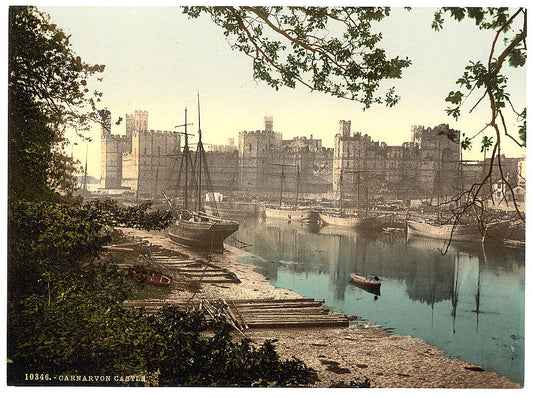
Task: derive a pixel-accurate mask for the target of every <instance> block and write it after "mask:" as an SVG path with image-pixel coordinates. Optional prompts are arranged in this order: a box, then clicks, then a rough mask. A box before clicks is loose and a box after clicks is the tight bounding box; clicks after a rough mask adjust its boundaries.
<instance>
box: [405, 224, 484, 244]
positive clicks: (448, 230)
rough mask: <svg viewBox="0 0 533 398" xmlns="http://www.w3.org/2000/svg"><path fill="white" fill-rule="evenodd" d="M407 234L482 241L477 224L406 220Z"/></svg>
mask: <svg viewBox="0 0 533 398" xmlns="http://www.w3.org/2000/svg"><path fill="white" fill-rule="evenodd" d="M407 234H408V235H409V234H410V235H416V236H424V237H426V238H434V239H450V238H452V239H453V240H457V241H459V240H460V241H473V242H477V241H482V240H483V235H482V233H481V232H480V229H479V226H478V224H457V225H453V224H441V225H439V224H434V223H431V222H429V221H424V222H422V221H415V220H407Z"/></svg>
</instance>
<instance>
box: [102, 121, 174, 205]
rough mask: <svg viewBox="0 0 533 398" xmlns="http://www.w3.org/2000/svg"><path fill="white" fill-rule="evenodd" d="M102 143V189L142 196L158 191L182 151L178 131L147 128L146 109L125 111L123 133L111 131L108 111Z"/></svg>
mask: <svg viewBox="0 0 533 398" xmlns="http://www.w3.org/2000/svg"><path fill="white" fill-rule="evenodd" d="M101 143H102V161H101V162H102V172H101V180H100V186H101V189H102V190H106V191H130V192H132V193H135V194H136V195H137V196H141V197H156V196H159V195H160V193H161V190H162V189H163V187H164V184H166V182H167V181H168V180H169V178H170V177H171V175H170V174H171V172H172V169H173V166H174V164H175V159H176V158H177V157H178V156H179V154H180V152H181V151H180V135H179V133H178V132H175V131H160V130H149V129H148V112H147V111H135V113H134V114H133V115H131V114H128V115H126V135H113V134H111V113H110V112H108V113H107V114H106V117H105V122H104V124H103V126H102V137H101Z"/></svg>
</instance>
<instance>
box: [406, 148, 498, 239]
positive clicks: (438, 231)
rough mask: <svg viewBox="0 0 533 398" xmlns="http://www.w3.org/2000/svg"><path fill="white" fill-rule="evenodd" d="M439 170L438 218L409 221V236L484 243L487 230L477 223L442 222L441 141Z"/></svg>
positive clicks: (460, 173) (437, 185) (436, 182)
mask: <svg viewBox="0 0 533 398" xmlns="http://www.w3.org/2000/svg"><path fill="white" fill-rule="evenodd" d="M438 153H439V159H438V162H439V163H438V168H437V175H436V178H435V185H436V187H435V188H436V191H437V217H436V219H435V220H433V219H424V220H421V219H420V220H414V219H407V220H406V226H407V235H408V236H409V235H415V236H423V237H426V238H433V239H442V240H446V241H451V239H453V240H455V241H470V242H483V241H484V240H485V236H486V232H487V228H488V227H489V225H487V226H485V231H483V227H482V226H481V225H480V224H478V223H477V222H476V221H474V222H469V223H458V222H456V223H450V222H447V221H444V222H443V221H442V220H441V182H442V176H441V173H442V162H443V160H442V152H441V147H440V141H439V144H438ZM458 172H459V179H460V181H462V153H461V160H460V161H459V170H458ZM461 190H462V189H461Z"/></svg>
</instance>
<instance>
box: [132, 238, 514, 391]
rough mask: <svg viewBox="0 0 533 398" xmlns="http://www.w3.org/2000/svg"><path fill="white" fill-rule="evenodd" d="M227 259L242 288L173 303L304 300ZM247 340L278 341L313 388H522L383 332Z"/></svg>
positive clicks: (292, 333) (163, 243)
mask: <svg viewBox="0 0 533 398" xmlns="http://www.w3.org/2000/svg"><path fill="white" fill-rule="evenodd" d="M123 231H124V233H125V236H126V237H129V238H135V239H139V238H141V239H144V240H146V241H148V242H149V243H151V244H152V245H155V246H156V247H161V248H163V249H168V250H172V251H175V252H176V255H177V256H179V255H185V256H187V257H188V258H191V259H196V258H198V259H205V255H202V254H199V253H197V252H195V251H193V250H191V249H189V248H186V247H184V246H181V245H177V244H175V243H173V242H172V241H170V240H169V239H168V238H166V237H164V236H162V235H160V234H159V235H158V234H151V233H148V232H144V231H138V230H134V229H127V228H125V229H123ZM225 248H226V251H225V253H224V254H213V255H212V256H211V262H212V263H213V264H216V265H217V266H219V267H222V268H225V269H227V270H229V271H231V272H233V273H234V274H235V275H236V276H237V277H238V278H239V279H240V281H241V283H238V284H225V285H222V284H216V283H214V284H201V286H200V289H199V291H197V292H194V293H191V292H190V291H186V290H184V291H178V292H173V293H171V294H170V296H169V297H168V298H169V299H177V298H184V297H186V298H188V297H190V296H191V295H192V294H194V295H195V296H196V298H207V299H219V298H224V299H234V300H235V299H242V298H272V299H282V298H300V297H301V296H299V295H298V294H296V293H294V292H293V291H290V290H286V289H280V288H276V287H274V286H272V285H270V283H269V281H268V280H267V279H265V278H264V277H263V276H262V275H260V274H259V273H257V272H255V271H254V267H253V266H252V265H247V264H240V263H239V262H238V258H239V257H242V256H250V254H249V253H247V252H244V251H242V250H239V249H237V248H235V247H232V246H229V245H225ZM245 334H246V336H247V337H249V338H251V339H252V340H254V341H256V342H258V343H261V342H263V341H264V340H265V339H275V340H276V341H275V343H274V344H275V346H276V349H277V351H278V353H279V354H280V355H281V356H282V357H291V356H294V357H297V358H299V359H301V360H303V361H304V362H305V363H306V364H307V365H308V366H310V367H312V368H313V369H315V370H316V371H317V375H318V379H319V380H318V381H317V382H316V383H315V384H314V385H312V386H313V387H332V386H334V387H344V386H345V387H350V386H360V385H367V386H369V387H376V388H512V389H516V388H523V387H522V386H521V385H520V384H518V383H513V382H511V381H509V380H508V379H507V378H506V377H503V376H499V375H497V374H496V373H494V372H489V371H485V370H483V369H482V368H481V367H479V366H476V365H474V364H469V363H466V362H464V361H461V360H458V359H450V358H446V357H445V356H444V355H443V353H442V351H439V350H437V349H436V348H435V347H433V346H431V345H429V344H427V343H426V342H424V341H423V340H421V339H418V338H413V337H411V336H400V335H390V334H388V333H386V332H385V331H384V330H381V329H379V328H374V327H369V328H365V327H364V326H361V325H351V326H349V327H344V328H290V329H284V328H279V329H254V330H250V329H248V330H245Z"/></svg>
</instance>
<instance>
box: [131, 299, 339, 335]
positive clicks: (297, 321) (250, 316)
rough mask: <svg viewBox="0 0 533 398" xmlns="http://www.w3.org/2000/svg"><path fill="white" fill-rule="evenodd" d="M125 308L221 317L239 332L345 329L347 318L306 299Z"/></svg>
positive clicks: (146, 303)
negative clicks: (173, 308)
mask: <svg viewBox="0 0 533 398" xmlns="http://www.w3.org/2000/svg"><path fill="white" fill-rule="evenodd" d="M123 305H124V306H125V307H134V308H141V307H142V308H144V309H145V311H146V313H155V312H157V311H158V310H159V308H161V307H163V306H165V305H169V306H176V307H179V308H181V309H182V310H184V311H191V310H196V311H202V312H204V314H205V315H206V317H207V318H213V317H215V316H217V315H224V316H225V317H226V320H227V321H228V323H230V324H231V325H232V326H234V327H235V328H236V329H238V330H244V329H249V328H250V329H252V328H280V327H346V326H348V324H349V322H348V317H347V316H345V315H342V314H336V313H331V312H329V310H328V309H327V308H324V306H322V302H320V301H315V300H314V299H308V298H297V299H281V300H274V299H236V300H231V299H221V300H217V301H209V300H207V299H197V300H187V299H180V300H127V301H124V303H123Z"/></svg>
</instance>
